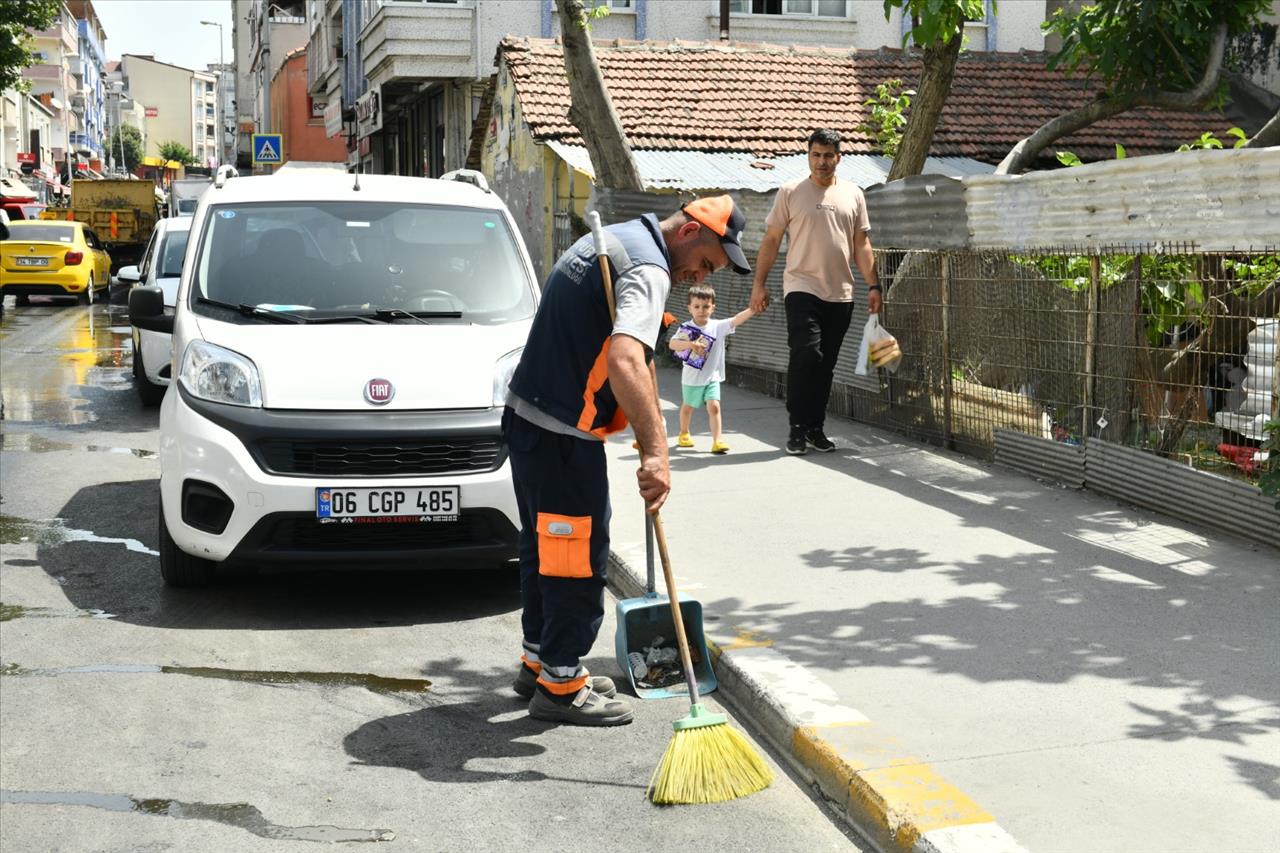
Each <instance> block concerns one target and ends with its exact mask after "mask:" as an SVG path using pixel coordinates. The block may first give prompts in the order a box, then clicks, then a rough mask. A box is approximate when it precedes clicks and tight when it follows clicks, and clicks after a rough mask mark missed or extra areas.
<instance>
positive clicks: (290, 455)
mask: <svg viewBox="0 0 1280 853" xmlns="http://www.w3.org/2000/svg"><path fill="white" fill-rule="evenodd" d="M257 448H258V451H259V461H260V462H261V463H262V467H263V468H264V469H266V470H267V471H269V472H271V473H275V474H296V475H302V476H323V477H378V476H383V477H406V476H415V475H422V474H475V473H482V472H485V471H494V470H496V469H497V468H499V467H500V466H501V465H502V462H503V460H504V458H505V454H504V452H503V445H502V440H501V439H500V438H498V437H497V436H488V437H483V438H440V439H431V440H426V441H396V442H388V441H351V440H344V441H341V442H336V441H316V440H310V441H307V440H292V439H266V440H263V441H259V442H257Z"/></svg>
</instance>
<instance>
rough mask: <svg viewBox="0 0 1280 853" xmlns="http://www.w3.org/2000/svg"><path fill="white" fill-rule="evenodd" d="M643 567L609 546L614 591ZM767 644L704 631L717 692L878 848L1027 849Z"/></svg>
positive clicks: (630, 583) (1005, 852)
mask: <svg viewBox="0 0 1280 853" xmlns="http://www.w3.org/2000/svg"><path fill="white" fill-rule="evenodd" d="M643 577H644V576H643V574H641V573H639V572H636V571H635V570H634V569H632V568H631V566H630V565H629V564H628V563H627V562H626V561H625V560H624V559H623V558H622V557H620V556H619V555H618V554H617V553H616V552H613V551H611V552H610V554H609V587H610V589H611V590H613V592H614V594H615V595H618V596H619V597H621V598H634V597H638V596H641V595H643V594H644V580H643ZM705 630H706V629H705V627H704V631H705ZM772 645H773V642H772V640H768V639H766V638H761V637H758V636H752V635H749V634H743V635H740V636H738V637H736V638H734V639H732V640H730V641H728V642H723V643H718V642H714V641H713V640H712V638H711V637H710V636H707V648H708V651H709V652H710V654H711V658H712V663H713V665H714V667H715V672H716V679H717V680H718V681H719V684H720V690H719V691H718V692H719V694H720V698H721V701H722V702H723V703H724V704H727V705H729V706H730V707H732V709H733V711H734V713H735V714H736V715H737V716H738V717H740V718H741V719H743V720H745V721H747V722H749V723H750V724H751V725H752V727H753V728H754V729H755V730H756V731H757V732H758V733H759V734H760V735H761V736H762V737H763V738H764V739H765V740H767V741H768V742H769V743H770V745H771V746H773V748H774V749H776V750H777V751H778V752H779V753H781V754H782V755H783V756H785V757H786V759H787V761H788V763H789V764H791V766H792V767H793V768H794V769H795V770H796V771H797V772H798V773H799V774H800V776H801V777H802V778H804V779H805V780H806V781H807V782H809V783H810V784H813V785H816V786H817V787H818V789H819V790H820V791H821V792H822V794H823V796H824V797H825V798H826V799H827V800H828V801H830V803H831V805H832V807H833V808H835V809H836V810H837V811H838V812H839V813H840V814H841V815H842V816H843V817H844V818H845V820H846V821H847V822H848V823H849V824H850V825H851V826H852V827H853V828H854V830H855V831H857V833H858V834H859V835H861V836H862V837H863V838H864V839H865V840H866V841H868V842H869V843H871V844H872V846H874V847H875V849H876V850H878V851H880V853H1027V851H1026V848H1024V847H1023V846H1022V845H1020V844H1019V843H1018V842H1017V841H1016V840H1014V838H1013V836H1011V835H1010V834H1009V833H1008V832H1006V831H1005V830H1004V829H1003V828H1002V827H1001V826H1000V825H999V824H998V823H996V820H995V818H994V817H992V816H991V815H990V814H988V813H987V812H986V811H984V810H983V809H982V808H981V807H980V806H979V805H978V804H977V803H975V802H974V801H973V800H971V799H970V798H969V797H967V796H965V794H964V793H963V792H962V791H960V790H959V789H958V788H956V787H955V786H954V785H952V784H951V783H949V782H947V781H946V780H945V779H943V778H942V777H941V776H940V775H939V774H938V773H937V772H936V771H934V770H933V768H932V767H930V766H929V765H928V764H926V763H924V762H922V761H920V760H919V759H918V758H915V757H913V756H911V755H910V753H908V752H907V751H906V750H905V749H904V748H903V747H902V745H901V744H899V743H898V742H897V741H896V740H895V739H894V738H892V737H891V736H889V735H887V734H886V733H884V732H882V731H881V730H880V729H879V728H878V727H877V726H876V725H875V724H874V723H873V722H872V721H871V720H869V719H867V717H865V716H864V715H863V714H861V713H860V712H859V711H857V710H856V709H854V708H850V707H848V706H845V705H841V704H839V697H837V696H836V694H835V692H834V691H833V690H832V689H831V688H830V687H828V686H827V685H825V684H823V683H822V682H820V681H819V680H818V679H816V678H814V677H813V676H812V675H810V674H809V673H808V672H807V671H806V670H805V669H804V668H803V667H801V666H799V665H798V664H796V663H794V662H793V661H791V660H789V659H788V658H787V657H786V656H785V655H783V654H781V653H780V652H778V651H776V650H775V649H774V648H772ZM725 700H727V701H725Z"/></svg>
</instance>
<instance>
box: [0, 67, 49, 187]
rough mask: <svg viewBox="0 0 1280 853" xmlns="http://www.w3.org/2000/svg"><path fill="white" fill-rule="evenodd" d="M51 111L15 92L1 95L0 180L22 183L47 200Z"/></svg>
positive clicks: (31, 98) (31, 96) (9, 91)
mask: <svg viewBox="0 0 1280 853" xmlns="http://www.w3.org/2000/svg"><path fill="white" fill-rule="evenodd" d="M53 123H54V116H53V110H51V109H50V108H49V107H47V106H45V105H44V104H43V103H42V102H41V101H40V99H39V98H37V97H35V96H34V95H31V94H29V93H27V92H19V91H18V90H17V89H6V90H4V92H2V93H0V177H5V178H8V177H13V178H15V179H20V180H22V181H24V182H25V183H26V184H27V186H28V187H30V188H31V190H32V191H33V192H34V193H35V195H36V197H37V198H40V199H42V200H47V198H48V195H49V188H48V186H47V185H48V183H49V182H50V179H51V177H52V171H51V169H50V166H51V164H52V163H54V162H55V161H54V159H53V147H52V144H51V143H52V142H53V137H54V134H53Z"/></svg>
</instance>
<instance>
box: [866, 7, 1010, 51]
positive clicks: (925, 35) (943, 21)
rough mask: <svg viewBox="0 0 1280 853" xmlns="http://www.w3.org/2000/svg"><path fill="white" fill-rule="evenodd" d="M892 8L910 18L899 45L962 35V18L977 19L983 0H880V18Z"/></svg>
mask: <svg viewBox="0 0 1280 853" xmlns="http://www.w3.org/2000/svg"><path fill="white" fill-rule="evenodd" d="M991 8H992V11H993V12H994V11H995V8H996V3H995V0H992V3H991ZM894 9H901V10H902V14H903V15H905V16H907V17H909V18H910V19H911V20H912V27H911V29H910V30H909V31H908V32H907V34H906V35H904V36H903V37H902V46H903V47H906V46H907V44H908V43H909V42H914V43H915V44H917V45H927V44H933V43H934V42H939V43H941V44H948V43H950V41H951V39H953V38H958V37H961V36H963V35H964V22H965V21H981V20H983V18H984V17H985V16H986V11H987V10H986V3H984V2H983V0H884V19H885V20H886V21H887V20H889V18H890V15H891V14H892V12H893V10H894Z"/></svg>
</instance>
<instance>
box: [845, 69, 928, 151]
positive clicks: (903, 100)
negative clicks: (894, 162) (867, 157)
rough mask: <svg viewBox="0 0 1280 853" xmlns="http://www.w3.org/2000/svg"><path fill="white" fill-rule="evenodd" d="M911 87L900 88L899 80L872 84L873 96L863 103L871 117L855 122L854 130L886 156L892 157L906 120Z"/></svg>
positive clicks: (912, 92)
mask: <svg viewBox="0 0 1280 853" xmlns="http://www.w3.org/2000/svg"><path fill="white" fill-rule="evenodd" d="M915 93H916V90H915V89H907V90H905V91H904V90H903V89H902V81H901V80H886V81H885V82H883V83H881V84H880V85H879V86H876V94H875V96H874V97H871V98H868V99H867V100H866V101H865V102H864V103H865V104H866V105H867V106H869V107H871V117H870V118H868V119H867V120H866V121H864V122H863V123H862V124H860V125H858V130H861V131H862V132H863V133H866V134H867V135H869V136H871V137H872V138H874V139H875V141H876V145H878V146H879V147H880V150H881V151H883V152H884V153H885V156H887V157H896V156H897V154H898V146H899V145H900V144H901V143H902V131H903V128H904V127H905V126H906V123H907V115H906V112H907V108H908V107H910V106H911V96H912V95H914V94H915Z"/></svg>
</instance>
